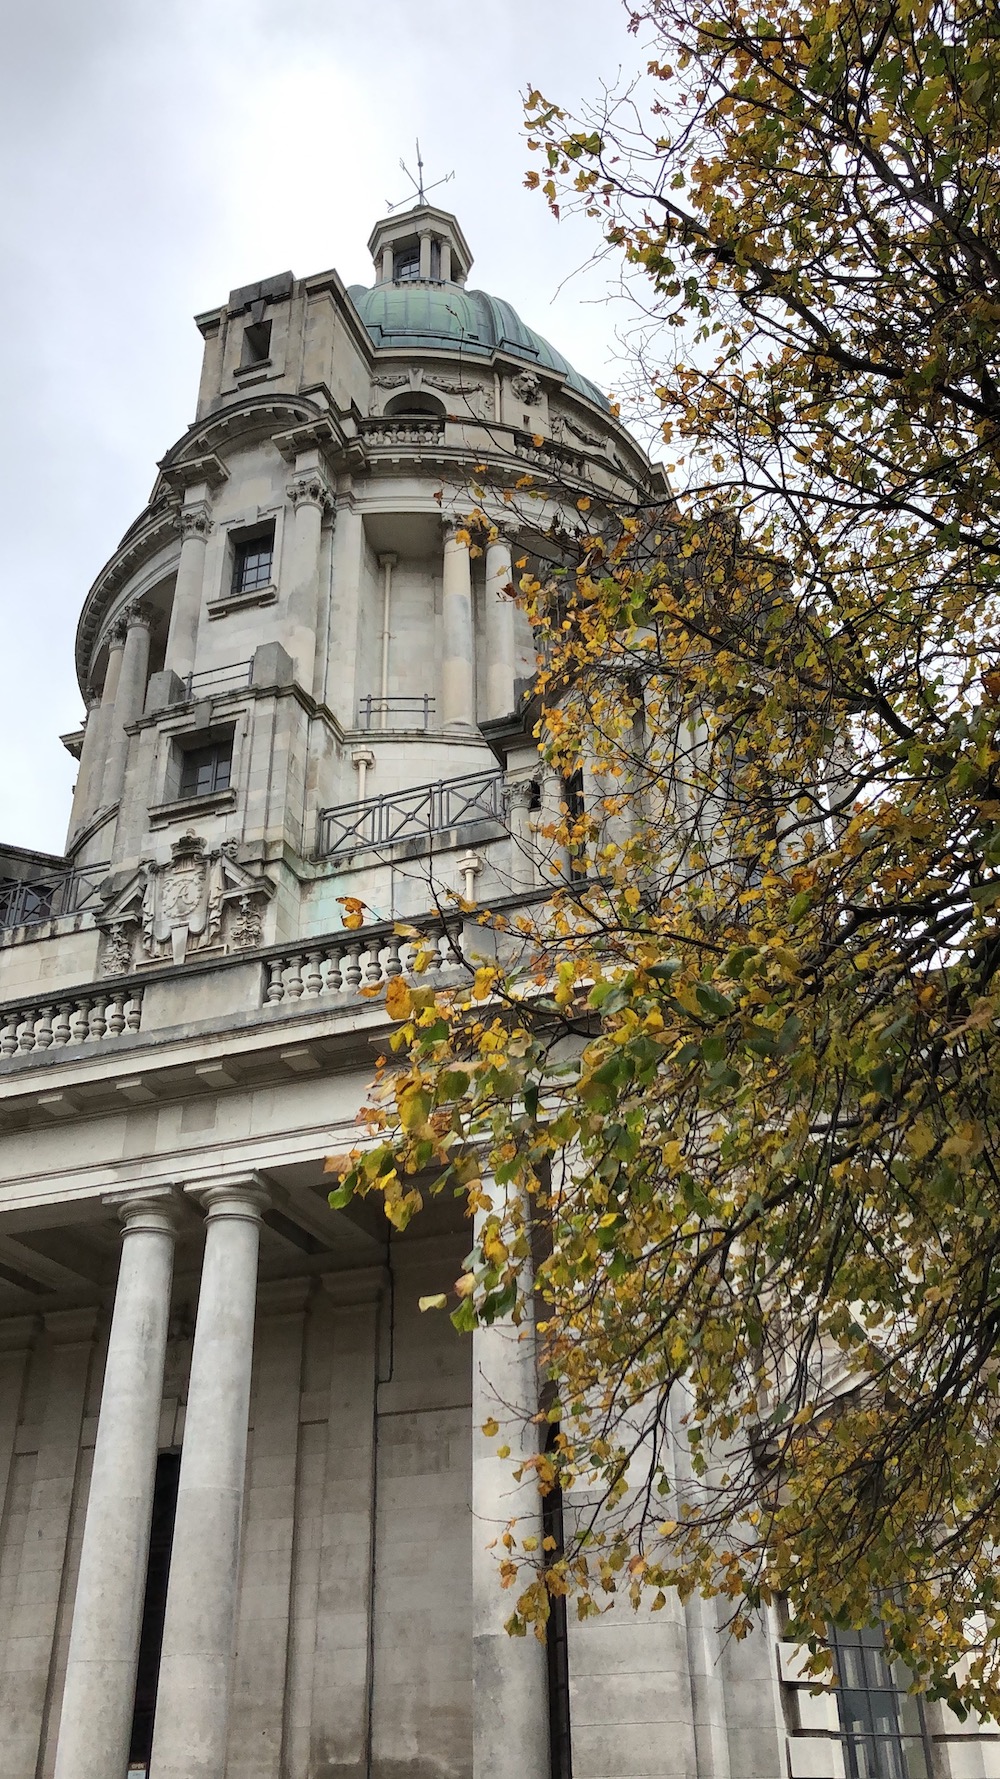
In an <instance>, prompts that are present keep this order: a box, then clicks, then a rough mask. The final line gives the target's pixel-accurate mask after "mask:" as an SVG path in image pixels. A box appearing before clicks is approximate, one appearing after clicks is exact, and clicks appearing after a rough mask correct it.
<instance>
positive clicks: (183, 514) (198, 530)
mask: <svg viewBox="0 0 1000 1779" xmlns="http://www.w3.org/2000/svg"><path fill="white" fill-rule="evenodd" d="M177 524H178V526H179V527H180V533H181V537H182V538H183V539H184V541H185V542H187V539H188V538H189V537H196V538H197V539H198V541H199V543H205V541H206V539H207V538H208V534H209V532H210V531H211V529H212V515H211V513H210V511H209V508H208V504H207V502H206V501H204V500H199V501H195V503H194V504H193V505H192V506H189V507H181V509H180V511H179V513H178V514H177Z"/></svg>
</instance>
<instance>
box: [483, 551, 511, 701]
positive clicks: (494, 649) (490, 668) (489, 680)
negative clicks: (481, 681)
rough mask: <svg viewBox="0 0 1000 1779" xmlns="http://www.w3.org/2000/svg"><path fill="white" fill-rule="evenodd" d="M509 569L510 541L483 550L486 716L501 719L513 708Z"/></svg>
mask: <svg viewBox="0 0 1000 1779" xmlns="http://www.w3.org/2000/svg"><path fill="white" fill-rule="evenodd" d="M512 576H513V568H512V565H511V559H510V540H509V538H506V537H503V536H501V537H498V538H497V539H496V540H495V542H494V543H491V544H487V546H486V622H485V638H484V641H485V645H486V715H487V717H505V716H507V715H508V713H509V712H510V711H512V710H513V708H514V601H513V599H512V598H511V596H510V594H509V593H507V592H506V588H507V587H509V586H510V584H511V579H512Z"/></svg>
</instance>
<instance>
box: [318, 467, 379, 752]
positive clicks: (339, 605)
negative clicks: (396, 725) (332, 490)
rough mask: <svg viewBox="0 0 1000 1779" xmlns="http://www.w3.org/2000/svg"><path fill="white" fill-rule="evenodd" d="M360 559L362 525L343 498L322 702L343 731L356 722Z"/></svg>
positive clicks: (339, 509) (338, 518) (335, 540)
mask: <svg viewBox="0 0 1000 1779" xmlns="http://www.w3.org/2000/svg"><path fill="white" fill-rule="evenodd" d="M364 555H365V530H364V521H363V519H362V517H361V514H360V512H359V511H358V508H357V507H356V506H355V505H354V502H353V498H352V497H351V496H350V495H347V496H346V497H345V498H344V499H343V500H342V501H341V503H340V504H339V505H338V507H337V516H336V524H335V526H334V531H333V611H332V613H331V619H330V641H331V649H330V659H329V661H328V662H327V664H326V702H327V704H328V705H329V706H330V709H331V710H332V711H333V713H334V715H335V716H336V717H337V718H338V720H339V722H340V723H341V725H342V726H343V728H345V729H353V728H355V727H356V726H357V722H358V692H359V687H358V684H357V678H356V675H357V661H358V641H359V633H360V611H361V570H362V564H363V562H364ZM360 690H361V691H367V692H374V690H375V687H374V685H371V684H369V685H367V686H363V687H361V688H360Z"/></svg>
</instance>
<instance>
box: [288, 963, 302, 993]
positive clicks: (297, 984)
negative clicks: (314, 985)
mask: <svg viewBox="0 0 1000 1779" xmlns="http://www.w3.org/2000/svg"><path fill="white" fill-rule="evenodd" d="M285 970H286V972H287V974H286V980H285V993H286V995H287V996H288V998H289V1000H291V1001H297V1000H298V999H299V998H300V996H301V994H302V958H301V955H300V954H296V955H295V956H293V957H290V958H286V959H285Z"/></svg>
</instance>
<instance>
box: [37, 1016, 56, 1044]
mask: <svg viewBox="0 0 1000 1779" xmlns="http://www.w3.org/2000/svg"><path fill="white" fill-rule="evenodd" d="M54 1012H55V1008H54V1007H43V1008H42V1010H41V1013H40V1014H39V1016H38V1023H37V1024H36V1026H35V1049H36V1050H48V1048H49V1046H50V1045H51V1043H52V1015H53V1013H54Z"/></svg>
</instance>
